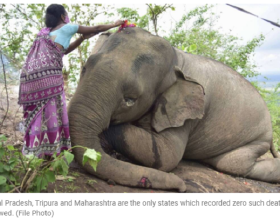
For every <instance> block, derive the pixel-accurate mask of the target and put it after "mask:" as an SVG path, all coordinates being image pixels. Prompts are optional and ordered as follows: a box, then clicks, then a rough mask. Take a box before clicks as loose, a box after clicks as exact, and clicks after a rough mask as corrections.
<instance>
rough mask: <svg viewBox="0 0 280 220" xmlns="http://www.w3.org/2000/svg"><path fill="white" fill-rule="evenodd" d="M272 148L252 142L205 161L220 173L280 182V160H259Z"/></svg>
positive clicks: (268, 145) (262, 143)
mask: <svg viewBox="0 0 280 220" xmlns="http://www.w3.org/2000/svg"><path fill="white" fill-rule="evenodd" d="M269 148H270V144H269V143H268V142H260V141H259V142H252V143H249V144H247V145H245V146H242V147H239V148H237V149H235V150H232V151H230V152H227V153H224V154H221V155H219V156H217V157H213V158H210V159H206V160H203V162H206V163H208V164H210V165H211V166H213V167H214V168H216V169H217V170H219V171H222V172H225V173H229V174H234V175H238V176H243V177H247V178H251V179H255V180H260V181H265V182H274V183H279V182H280V159H278V158H270V159H262V160H258V158H259V157H260V156H261V155H263V154H265V153H266V152H267V151H268V150H269Z"/></svg>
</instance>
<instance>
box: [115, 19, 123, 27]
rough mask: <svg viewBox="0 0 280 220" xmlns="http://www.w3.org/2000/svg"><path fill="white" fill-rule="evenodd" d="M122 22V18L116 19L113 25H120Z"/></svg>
mask: <svg viewBox="0 0 280 220" xmlns="http://www.w3.org/2000/svg"><path fill="white" fill-rule="evenodd" d="M123 23H124V21H123V20H117V21H115V23H114V25H116V26H120V25H122V24H123Z"/></svg>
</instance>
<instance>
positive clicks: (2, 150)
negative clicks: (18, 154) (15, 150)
mask: <svg viewBox="0 0 280 220" xmlns="http://www.w3.org/2000/svg"><path fill="white" fill-rule="evenodd" d="M4 154H5V150H4V148H2V147H0V159H1V158H2V157H3V155H4Z"/></svg>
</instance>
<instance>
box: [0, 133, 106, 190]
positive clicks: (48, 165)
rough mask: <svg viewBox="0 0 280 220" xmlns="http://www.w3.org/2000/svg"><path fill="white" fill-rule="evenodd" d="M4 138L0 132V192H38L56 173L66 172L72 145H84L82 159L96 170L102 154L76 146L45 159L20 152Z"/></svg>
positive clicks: (64, 174) (65, 174) (44, 187)
mask: <svg viewBox="0 0 280 220" xmlns="http://www.w3.org/2000/svg"><path fill="white" fill-rule="evenodd" d="M6 140H7V138H6V137H5V136H4V135H0V143H1V144H0V192H13V191H15V190H17V191H18V192H41V191H42V190H45V189H46V188H47V186H48V185H49V183H53V182H55V180H56V176H57V175H63V176H64V177H66V176H67V174H68V170H69V165H70V163H71V162H72V161H73V159H74V155H73V154H72V153H71V152H70V151H71V150H72V149H73V148H77V147H78V148H83V149H85V153H84V161H85V162H88V163H89V165H90V166H92V168H93V169H94V170H95V171H96V167H97V164H98V162H99V161H100V160H101V154H100V153H99V152H96V151H95V150H93V149H87V148H86V147H83V146H75V147H73V148H71V149H69V150H68V151H63V152H61V153H60V154H59V155H58V156H57V155H55V154H54V155H53V157H52V160H45V159H42V158H38V157H36V156H34V155H27V156H25V157H23V156H22V154H21V152H20V151H19V150H17V149H15V148H14V146H11V145H5V144H4V143H5V141H6ZM85 162H84V163H85Z"/></svg>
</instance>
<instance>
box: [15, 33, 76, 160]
mask: <svg viewBox="0 0 280 220" xmlns="http://www.w3.org/2000/svg"><path fill="white" fill-rule="evenodd" d="M49 31H50V29H48V28H44V29H42V30H41V31H40V32H39V34H38V35H37V37H36V39H35V41H34V43H33V45H32V47H31V49H30V52H29V54H28V56H27V59H26V62H25V64H24V65H23V68H22V71H21V76H20V90H19V104H21V105H23V111H24V119H25V121H24V126H25V135H24V145H23V149H22V153H23V154H25V155H27V154H34V155H36V156H39V157H41V156H43V155H50V156H51V155H53V153H57V154H59V153H60V152H61V151H62V150H64V149H65V150H67V149H69V148H70V147H71V142H70V136H69V121H68V115H67V109H66V101H65V93H64V89H63V85H64V83H63V76H62V67H63V63H62V56H63V54H62V53H61V51H60V50H59V48H57V46H56V45H55V43H54V42H53V41H52V40H51V39H50V38H49Z"/></svg>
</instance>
